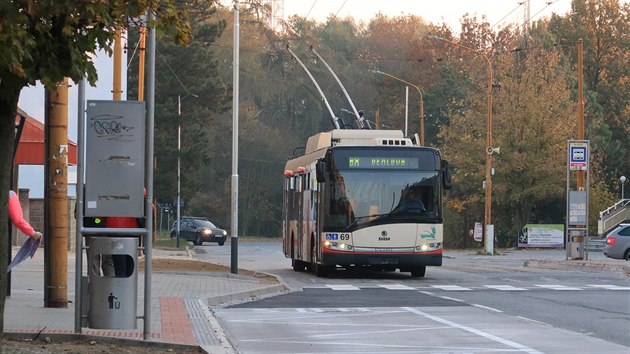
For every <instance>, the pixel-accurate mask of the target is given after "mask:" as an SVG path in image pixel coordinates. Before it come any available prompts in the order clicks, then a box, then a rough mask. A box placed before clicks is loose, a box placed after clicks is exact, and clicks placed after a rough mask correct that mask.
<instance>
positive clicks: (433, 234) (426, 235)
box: [420, 226, 437, 238]
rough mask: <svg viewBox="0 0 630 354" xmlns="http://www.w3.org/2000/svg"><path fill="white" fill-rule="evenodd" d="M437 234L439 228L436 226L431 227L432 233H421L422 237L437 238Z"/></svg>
mask: <svg viewBox="0 0 630 354" xmlns="http://www.w3.org/2000/svg"><path fill="white" fill-rule="evenodd" d="M435 234H437V230H436V229H435V227H434V226H432V227H431V233H428V234H423V233H422V232H421V233H420V238H435Z"/></svg>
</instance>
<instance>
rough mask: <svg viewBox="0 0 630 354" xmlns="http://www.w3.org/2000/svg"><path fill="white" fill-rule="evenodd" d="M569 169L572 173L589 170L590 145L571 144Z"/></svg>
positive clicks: (583, 143)
mask: <svg viewBox="0 0 630 354" xmlns="http://www.w3.org/2000/svg"><path fill="white" fill-rule="evenodd" d="M569 169H570V170H572V171H587V170H588V143H585V142H571V143H570V144H569Z"/></svg>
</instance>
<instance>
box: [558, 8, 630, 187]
mask: <svg viewBox="0 0 630 354" xmlns="http://www.w3.org/2000/svg"><path fill="white" fill-rule="evenodd" d="M548 27H549V31H550V32H551V33H552V34H553V35H554V36H555V37H556V38H555V39H556V42H557V43H561V44H573V43H576V42H577V40H578V39H580V38H581V39H582V40H583V42H584V89H585V121H586V134H587V136H586V138H587V139H590V140H592V141H593V150H594V153H593V155H594V156H598V159H597V160H598V161H596V162H597V163H601V165H600V166H601V168H599V169H597V170H598V172H599V173H600V174H601V176H602V177H603V178H605V179H606V181H607V182H608V183H609V184H610V185H614V183H615V181H616V180H617V179H618V178H619V176H620V175H622V174H624V173H627V172H626V171H629V170H630V159H629V158H628V153H627V149H625V148H624V147H626V146H628V144H629V143H630V139H629V138H628V137H629V136H630V134H629V133H630V128H628V127H629V126H630V124H628V123H629V119H630V105H628V102H629V100H630V81H629V80H628V75H629V71H628V61H629V60H630V3H628V2H624V1H618V0H573V1H572V4H571V13H570V14H569V16H566V17H560V16H554V17H553V18H552V19H551V20H550V23H549V26H548ZM564 50H565V52H566V53H567V54H568V55H569V56H570V58H571V61H572V63H573V65H576V64H575V63H576V61H577V53H576V50H575V46H568V45H567V46H565V47H564Z"/></svg>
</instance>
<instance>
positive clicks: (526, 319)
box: [516, 316, 549, 326]
mask: <svg viewBox="0 0 630 354" xmlns="http://www.w3.org/2000/svg"><path fill="white" fill-rule="evenodd" d="M516 317H517V318H520V319H521V320H525V321H527V322H533V323H537V324H542V325H545V326H549V324H548V323H545V322H540V321H536V320H532V319H531V318H527V317H523V316H516Z"/></svg>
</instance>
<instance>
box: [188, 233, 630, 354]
mask: <svg viewBox="0 0 630 354" xmlns="http://www.w3.org/2000/svg"><path fill="white" fill-rule="evenodd" d="M196 251H197V254H198V256H200V257H202V258H207V259H209V260H211V261H213V262H217V263H222V264H226V265H227V264H230V262H231V259H232V258H231V255H230V247H229V246H228V245H226V246H223V247H220V246H216V245H214V244H212V245H205V246H200V247H196ZM238 251H239V257H238V266H239V268H244V269H249V270H256V271H262V272H266V273H271V274H274V275H277V276H278V277H280V278H281V279H282V281H283V282H285V283H286V285H287V286H288V287H289V288H291V289H292V290H294V291H293V292H291V293H289V294H284V295H279V296H274V297H269V298H266V299H261V300H258V301H253V302H247V303H242V304H232V305H230V306H227V307H224V308H219V309H213V312H214V314H215V316H216V317H217V319H218V320H219V322H220V323H221V325H222V326H223V328H224V330H225V331H226V333H227V335H228V337H229V338H230V340H231V341H232V343H233V345H234V347H235V348H236V349H237V350H238V351H239V353H315V352H317V353H425V352H426V353H514V352H516V353H520V352H523V353H568V352H570V353H623V354H628V353H630V279H629V278H628V277H627V276H625V275H624V274H622V273H620V272H615V271H607V270H593V269H580V270H573V269H566V268H565V269H553V268H551V267H546V268H526V267H523V263H524V262H525V261H526V260H527V259H530V258H536V257H538V258H554V257H556V258H559V259H564V253H563V252H564V251H505V252H504V254H502V255H500V256H478V255H475V254H474V253H473V252H466V251H451V252H446V253H445V259H444V266H443V267H439V268H437V267H432V268H428V269H427V274H426V276H425V277H424V278H412V277H410V276H409V274H407V273H398V272H385V273H370V272H349V271H338V272H337V273H335V274H334V275H333V276H330V277H326V278H318V277H316V276H314V275H313V274H312V273H308V272H294V271H293V270H292V269H291V267H290V260H288V259H285V258H284V256H283V255H282V250H281V244H280V243H279V242H241V243H239V247H238ZM598 257H603V255H601V253H591V255H590V257H589V258H591V259H597V258H598Z"/></svg>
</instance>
